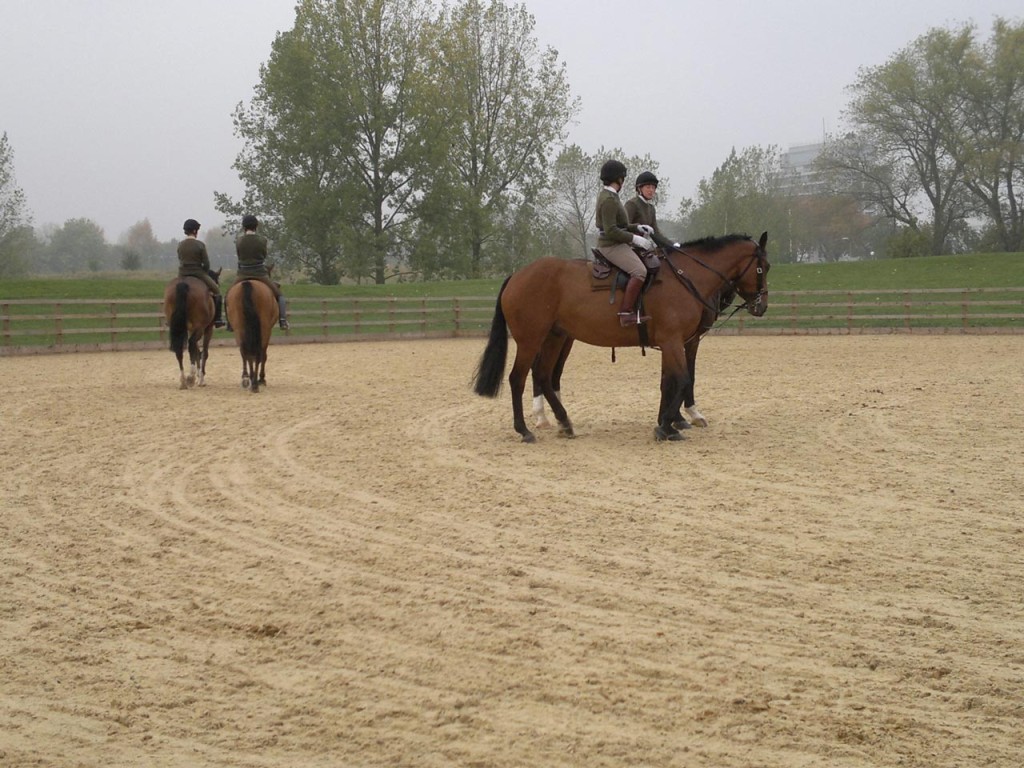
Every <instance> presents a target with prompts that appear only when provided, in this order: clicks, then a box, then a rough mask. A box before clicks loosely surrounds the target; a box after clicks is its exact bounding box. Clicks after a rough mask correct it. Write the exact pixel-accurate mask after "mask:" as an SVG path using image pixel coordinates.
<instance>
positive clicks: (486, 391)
mask: <svg viewBox="0 0 1024 768" xmlns="http://www.w3.org/2000/svg"><path fill="white" fill-rule="evenodd" d="M511 279H512V275H509V276H508V277H506V278H505V282H504V283H502V284H501V290H499V291H498V300H497V302H495V306H494V319H493V320H491V335H490V336H489V337H488V338H487V346H486V347H485V348H484V354H483V356H482V357H481V358H480V362H479V363H478V364H477V367H476V375H475V376H474V377H473V391H474V392H476V393H477V394H478V395H480V396H481V397H497V396H498V390H500V389H501V380H502V378H503V377H504V375H505V358H506V357H507V356H508V324H507V323H506V322H505V313H504V312H503V311H502V309H501V294H503V293H504V292H505V286H506V285H508V281H509V280H511Z"/></svg>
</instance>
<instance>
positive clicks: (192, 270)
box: [178, 237, 220, 296]
mask: <svg viewBox="0 0 1024 768" xmlns="http://www.w3.org/2000/svg"><path fill="white" fill-rule="evenodd" d="M209 272H210V255H209V254H208V253H207V252H206V243H204V242H203V241H202V240H198V239H196V238H194V237H186V238H185V239H184V240H182V241H181V242H180V243H178V277H197V278H199V279H200V280H202V281H203V282H204V283H206V285H207V286H208V287H209V289H210V290H211V291H212V292H213V295H214V296H219V295H220V287H219V286H218V285H217V281H216V280H214V279H213V278H212V277H210V274H209Z"/></svg>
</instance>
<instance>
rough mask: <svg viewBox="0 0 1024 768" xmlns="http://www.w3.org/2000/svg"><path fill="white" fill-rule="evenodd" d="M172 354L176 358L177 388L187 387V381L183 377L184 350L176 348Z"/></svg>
mask: <svg viewBox="0 0 1024 768" xmlns="http://www.w3.org/2000/svg"><path fill="white" fill-rule="evenodd" d="M174 355H175V357H177V358H178V382H179V386H178V389H188V382H187V380H186V379H185V350H183V349H181V350H178V351H177V352H175V353H174Z"/></svg>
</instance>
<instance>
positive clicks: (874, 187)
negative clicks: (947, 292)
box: [823, 26, 977, 254]
mask: <svg viewBox="0 0 1024 768" xmlns="http://www.w3.org/2000/svg"><path fill="white" fill-rule="evenodd" d="M976 71H977V60H976V51H975V47H974V44H973V31H972V28H971V27H969V26H965V27H962V28H960V29H957V30H946V29H933V30H930V31H929V32H927V33H926V34H925V35H923V36H921V37H919V38H918V39H917V40H915V41H914V42H913V43H911V44H910V45H909V46H907V47H906V48H904V49H903V50H901V51H899V52H897V53H896V54H895V55H894V56H893V57H892V58H890V59H889V61H887V62H886V63H885V64H883V65H881V66H878V67H873V68H869V69H864V70H861V71H860V72H859V74H858V78H857V81H856V82H855V83H854V84H853V85H852V86H850V91H851V92H852V94H853V98H852V100H851V102H850V104H849V106H848V108H847V110H846V113H845V115H846V119H847V120H848V122H849V123H850V124H851V126H852V131H851V133H850V134H849V135H847V136H846V137H845V138H844V139H842V140H840V141H838V142H835V141H834V142H831V143H830V144H831V146H829V147H828V148H827V149H826V153H825V159H824V161H823V162H824V163H825V164H826V166H827V167H829V168H830V169H831V170H832V171H833V172H834V177H835V178H837V179H839V180H840V181H842V180H843V179H844V177H845V180H846V182H847V184H846V186H847V188H848V189H849V190H850V191H851V192H852V193H853V194H857V193H861V194H863V193H864V192H865V191H867V192H868V193H869V194H870V196H871V197H870V199H871V201H872V202H873V203H875V204H876V205H877V206H879V208H880V209H881V210H882V211H884V212H885V213H886V214H887V215H888V216H889V217H890V218H891V219H892V220H893V222H894V223H900V224H903V225H905V226H908V227H910V228H911V229H916V230H918V231H923V228H922V225H921V221H922V220H925V221H928V222H929V223H930V228H929V229H930V233H931V252H932V253H935V254H938V253H943V252H945V251H946V249H947V240H948V238H949V235H950V233H951V232H952V231H954V230H956V229H957V228H958V227H959V226H961V225H962V223H963V222H964V221H965V220H966V219H967V218H968V217H969V216H970V214H971V213H972V203H971V199H970V196H969V193H968V189H967V187H966V186H965V184H964V169H965V166H966V163H967V159H966V157H965V156H964V155H963V154H962V153H959V152H957V151H955V140H954V138H953V137H957V136H959V137H961V138H963V137H964V136H966V135H967V133H968V131H969V127H968V121H967V114H968V109H967V106H968V105H967V98H966V93H965V89H964V83H965V82H966V81H967V80H968V79H969V78H971V77H972V74H973V73H975V72H976ZM865 148H870V150H869V151H868V150H866V149H865ZM922 195H923V198H924V200H925V201H926V204H927V211H926V212H922V211H921V210H919V209H918V207H917V205H918V199H919V196H922Z"/></svg>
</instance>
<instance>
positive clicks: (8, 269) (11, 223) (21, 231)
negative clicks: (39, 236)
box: [0, 133, 34, 277]
mask: <svg viewBox="0 0 1024 768" xmlns="http://www.w3.org/2000/svg"><path fill="white" fill-rule="evenodd" d="M31 224H32V217H31V215H30V214H29V213H28V210H27V208H26V204H25V193H24V191H22V189H21V188H20V187H19V186H18V185H17V180H16V179H15V175H14V150H13V149H12V148H11V145H10V142H9V141H8V140H7V134H6V133H3V134H0V277H13V276H15V275H20V274H24V273H25V271H26V270H27V266H28V265H27V257H28V255H29V253H30V251H31V244H32V240H33V239H34V238H29V237H28V235H29V233H30V232H31ZM26 229H27V231H26Z"/></svg>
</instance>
